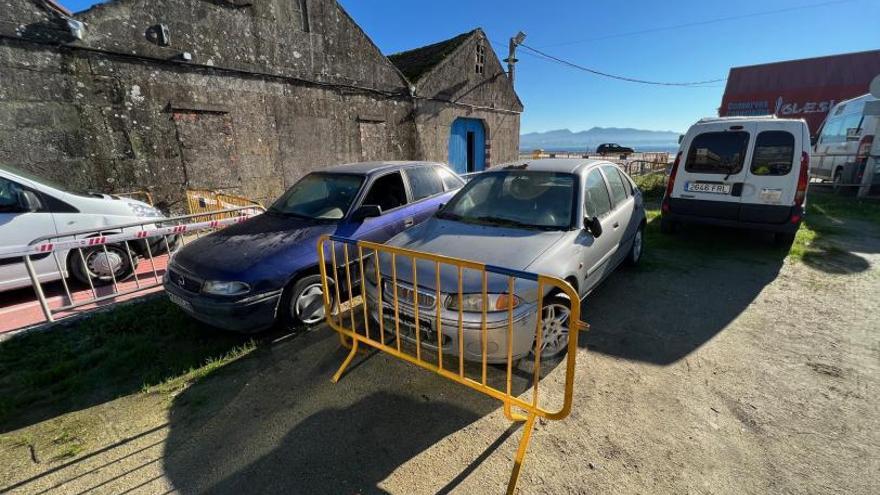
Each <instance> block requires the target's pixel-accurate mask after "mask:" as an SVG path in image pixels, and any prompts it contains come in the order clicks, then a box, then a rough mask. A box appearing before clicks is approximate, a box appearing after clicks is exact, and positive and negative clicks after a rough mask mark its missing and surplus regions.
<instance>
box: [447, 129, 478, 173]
mask: <svg viewBox="0 0 880 495" xmlns="http://www.w3.org/2000/svg"><path fill="white" fill-rule="evenodd" d="M449 166H451V167H452V169H453V170H455V171H456V172H457V173H459V174H466V173H468V172H479V171H481V170H483V169H485V168H486V130H485V128H484V127H483V121H482V120H479V119H465V118H459V119H455V122H453V123H452V129H451V131H450V133H449Z"/></svg>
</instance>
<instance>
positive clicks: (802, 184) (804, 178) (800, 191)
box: [794, 151, 810, 206]
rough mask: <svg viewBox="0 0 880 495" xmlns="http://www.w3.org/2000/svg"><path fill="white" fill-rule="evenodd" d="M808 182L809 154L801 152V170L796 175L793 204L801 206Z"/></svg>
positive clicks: (805, 195)
mask: <svg viewBox="0 0 880 495" xmlns="http://www.w3.org/2000/svg"><path fill="white" fill-rule="evenodd" d="M809 184H810V154H809V153H807V152H806V151H804V152H801V172H800V175H799V176H798V185H797V192H796V193H795V195H794V205H795V206H803V205H804V199H805V198H806V197H807V186H808V185H809Z"/></svg>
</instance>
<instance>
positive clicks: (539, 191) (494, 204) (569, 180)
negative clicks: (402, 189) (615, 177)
mask: <svg viewBox="0 0 880 495" xmlns="http://www.w3.org/2000/svg"><path fill="white" fill-rule="evenodd" d="M574 194H575V180H574V176H573V175H570V174H562V173H556V172H528V171H522V170H515V171H510V172H492V173H488V174H484V175H478V176H477V177H475V178H474V179H473V180H471V181H470V182H469V183H468V184H467V185H466V186H465V187H464V189H462V190H461V191H460V192H459V193H458V194H456V195H455V197H453V198H452V200H450V202H449V204H447V205H446V206H445V207H444V208H443V209H442V210H441V211H440V212H438V213H437V216H438V217H439V218H445V219H449V220H457V221H461V222H468V223H480V224H486V225H505V226H511V227H525V228H536V229H546V230H563V229H568V228H569V227H570V226H571V223H572V205H573V204H574Z"/></svg>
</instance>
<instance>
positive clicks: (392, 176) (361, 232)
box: [337, 170, 415, 242]
mask: <svg viewBox="0 0 880 495" xmlns="http://www.w3.org/2000/svg"><path fill="white" fill-rule="evenodd" d="M367 187H368V189H367V192H366V194H365V195H364V196H363V199H362V200H361V201H360V203H359V204H358V205H357V206H356V207H355V209H357V207H359V206H363V205H376V206H378V207H379V208H381V209H382V214H381V215H379V216H377V217H368V218H364V219H360V220H354V219H348V220H346V221H345V222H343V223H342V224H341V225H340V226H339V230H338V232H337V233H338V234H339V235H342V236H345V237H350V238H354V239H359V240H365V241H372V242H385V241H387V240H388V239H390V238H391V237H393V236H394V235H396V234H397V233H399V232H401V231H403V229H405V228H406V227H408V226H410V225H412V224H413V223H414V222H415V219H414V217H413V215H412V212H411V211H410V210H409V206H408V205H409V198H408V196H407V191H406V187H405V186H404V182H403V177H402V176H401V174H400V171H399V170H395V171H393V172H389V173H387V174H383V175H381V176H379V177H375V178H374V179H373V180H372V181H371V182H370V183H369V184H368V185H367Z"/></svg>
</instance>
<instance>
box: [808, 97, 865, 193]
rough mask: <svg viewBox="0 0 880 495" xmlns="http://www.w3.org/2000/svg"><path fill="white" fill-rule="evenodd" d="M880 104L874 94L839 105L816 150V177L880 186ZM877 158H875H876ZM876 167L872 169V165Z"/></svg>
mask: <svg viewBox="0 0 880 495" xmlns="http://www.w3.org/2000/svg"><path fill="white" fill-rule="evenodd" d="M878 131H880V101H878V99H877V98H876V97H874V96H871V95H870V94H867V95H863V96H859V97H858V98H853V99H851V100H846V101H842V102H840V103H838V104H837V105H835V106H834V107H833V108H831V111H830V112H828V117H826V118H825V123H823V124H822V130H821V131H820V132H819V137H818V139H817V141H816V144H815V146H814V147H813V160H812V165H813V167H812V175H813V176H814V177H818V178H820V179H824V180H832V181H834V185H835V186H836V187H837V188H840V187H841V186H842V185H843V184H862V183H863V180H864V179H865V176H864V175H865V172H866V171H867V172H868V173H870V174H871V177H868V178H867V180H865V181H864V182H865V183H866V185H868V186H870V185H872V184H880V170H877V167H880V160H877V156H878V155H880V139H874V136H876V135H877V132H878ZM872 158H873V159H872ZM869 161H870V162H872V163H871V164H872V165H873V166H872V167H870V168H868V167H867V165H868V162H869Z"/></svg>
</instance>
